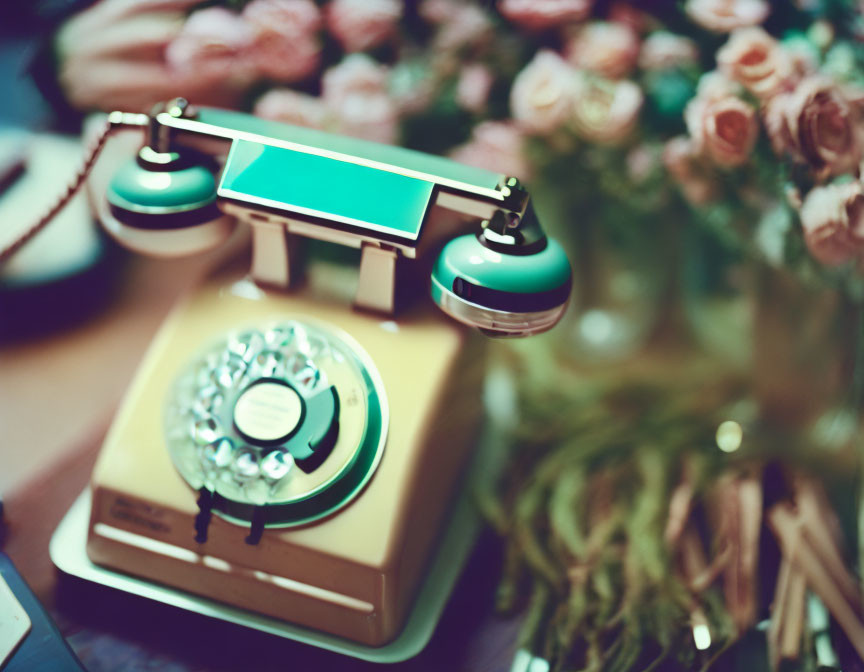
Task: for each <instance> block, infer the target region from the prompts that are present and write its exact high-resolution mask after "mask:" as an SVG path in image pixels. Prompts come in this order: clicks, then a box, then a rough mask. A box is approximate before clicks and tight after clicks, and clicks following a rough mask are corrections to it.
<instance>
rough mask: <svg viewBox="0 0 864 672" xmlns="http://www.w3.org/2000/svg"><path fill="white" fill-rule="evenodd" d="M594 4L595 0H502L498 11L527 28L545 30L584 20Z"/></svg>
mask: <svg viewBox="0 0 864 672" xmlns="http://www.w3.org/2000/svg"><path fill="white" fill-rule="evenodd" d="M593 4H594V0H501V2H499V3H498V11H499V12H501V14H502V15H503V16H504V17H505V18H507V19H509V20H510V21H512V22H513V23H516V24H518V25H520V26H521V27H523V28H525V29H526V30H545V29H546V28H553V27H555V26H559V25H561V24H564V23H570V22H573V21H582V20H583V19H585V18H586V17H587V16H588V15H589V14H590V13H591V7H592V5H593Z"/></svg>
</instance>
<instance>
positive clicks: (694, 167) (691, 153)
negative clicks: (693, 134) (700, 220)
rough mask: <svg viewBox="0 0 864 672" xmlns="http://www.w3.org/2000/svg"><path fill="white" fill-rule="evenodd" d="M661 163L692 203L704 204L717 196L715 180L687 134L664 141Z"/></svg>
mask: <svg viewBox="0 0 864 672" xmlns="http://www.w3.org/2000/svg"><path fill="white" fill-rule="evenodd" d="M663 164H664V165H665V166H666V170H668V171H669V174H670V175H671V176H672V177H673V178H674V179H675V181H676V182H677V183H678V186H679V187H680V188H681V192H682V193H683V194H684V198H686V199H687V200H688V201H689V202H690V203H692V204H693V205H705V204H706V203H710V202H711V201H713V200H714V199H715V198H716V197H717V181H716V180H715V179H714V178H713V176H712V175H711V171H710V169H709V168H708V167H707V166H706V165H705V163H704V161H703V159H702V157H701V156H700V155H699V152H697V151H696V148H695V147H694V145H693V141H692V140H691V139H690V138H688V137H687V136H684V135H679V136H678V137H675V138H672V139H671V140H670V141H669V142H667V143H666V147H665V148H664V149H663Z"/></svg>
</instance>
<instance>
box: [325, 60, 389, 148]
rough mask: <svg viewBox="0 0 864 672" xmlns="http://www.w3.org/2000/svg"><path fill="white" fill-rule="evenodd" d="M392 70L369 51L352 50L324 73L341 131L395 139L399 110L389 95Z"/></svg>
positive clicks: (327, 100) (331, 107) (381, 139)
mask: <svg viewBox="0 0 864 672" xmlns="http://www.w3.org/2000/svg"><path fill="white" fill-rule="evenodd" d="M388 79H389V70H388V69H387V68H386V67H384V66H382V65H379V64H378V63H376V62H375V61H374V60H372V59H371V58H370V57H369V56H366V55H365V54H351V55H349V56H347V57H345V58H344V59H343V60H342V62H341V63H339V64H338V65H336V66H334V67H332V68H330V69H329V70H327V71H326V72H325V73H324V76H323V78H322V80H321V89H322V98H323V99H324V102H325V103H326V105H327V108H328V109H329V110H330V112H331V114H333V115H334V116H335V117H336V119H337V124H338V128H339V130H340V131H341V132H343V133H347V134H348V135H354V136H356V137H359V138H366V139H368V140H375V141H377V142H387V143H393V142H395V141H396V137H397V134H398V111H397V108H396V104H395V102H394V101H393V100H392V99H391V98H390V96H389V95H388V91H387V87H388Z"/></svg>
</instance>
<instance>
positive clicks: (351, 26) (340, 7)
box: [327, 0, 402, 52]
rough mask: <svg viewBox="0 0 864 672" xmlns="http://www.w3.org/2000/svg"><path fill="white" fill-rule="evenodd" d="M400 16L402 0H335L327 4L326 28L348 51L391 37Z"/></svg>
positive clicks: (382, 41)
mask: <svg viewBox="0 0 864 672" xmlns="http://www.w3.org/2000/svg"><path fill="white" fill-rule="evenodd" d="M401 17H402V3H401V2H400V0H332V2H331V3H330V4H329V5H327V28H328V29H329V30H330V32H331V33H333V36H334V37H335V38H336V39H337V40H338V41H339V43H340V44H341V45H342V47H343V48H344V49H345V51H349V52H351V51H366V50H367V49H371V48H372V47H377V46H378V45H379V44H382V43H384V42H386V41H387V40H389V39H390V38H391V37H392V36H393V34H394V33H395V32H396V27H397V22H398V21H399V19H400V18H401Z"/></svg>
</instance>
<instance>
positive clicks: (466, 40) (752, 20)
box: [165, 0, 864, 349]
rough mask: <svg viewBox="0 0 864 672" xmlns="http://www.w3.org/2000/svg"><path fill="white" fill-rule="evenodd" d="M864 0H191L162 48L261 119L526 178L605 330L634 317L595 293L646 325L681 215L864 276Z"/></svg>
mask: <svg viewBox="0 0 864 672" xmlns="http://www.w3.org/2000/svg"><path fill="white" fill-rule="evenodd" d="M859 9H860V8H859V7H858V5H857V4H856V3H855V2H853V1H852V0H788V1H786V2H780V3H768V2H767V1H766V0H687V1H686V2H683V3H678V2H674V1H673V0H653V1H652V2H640V3H635V2H622V1H618V0H593V1H592V0H535V1H528V0H500V1H499V2H498V3H496V4H494V5H490V4H480V3H474V2H459V1H457V0H422V1H421V2H418V3H402V2H399V1H398V0H329V1H327V2H320V3H316V2H313V0H251V1H244V0H231V1H229V2H223V3H216V4H211V3H206V4H205V5H204V6H198V7H196V8H193V10H192V12H191V13H190V14H189V15H188V18H187V19H186V20H185V23H184V24H183V26H182V28H181V29H180V31H179V33H178V34H177V35H175V36H174V38H173V39H172V40H171V42H170V43H169V44H168V45H167V48H166V49H165V59H166V61H167V65H168V68H169V70H170V71H171V72H172V73H174V75H175V76H176V77H177V80H178V81H188V80H189V79H190V78H193V79H194V80H195V81H196V82H197V83H198V85H199V86H205V85H206V84H207V82H210V84H209V86H212V87H217V88H219V87H222V88H224V87H228V88H231V89H232V90H237V89H240V90H243V91H245V103H243V104H245V105H246V106H247V107H248V108H250V109H252V110H254V112H255V113H256V114H258V115H260V116H262V117H266V118H271V119H276V120H281V121H286V122H289V123H294V124H299V125H305V126H312V127H316V128H322V129H325V130H331V131H335V132H341V133H347V134H351V135H357V136H361V137H366V138H369V139H373V140H377V141H381V142H392V143H400V144H403V145H406V146H409V147H412V148H416V149H421V150H424V151H431V152H436V153H444V154H448V155H450V156H452V157H453V158H455V159H457V160H459V161H463V162H466V163H470V164H474V165H478V166H481V167H485V168H490V169H492V170H495V171H499V172H504V173H508V174H511V175H514V176H517V177H519V178H522V179H527V180H530V181H531V183H532V190H533V191H534V192H535V194H536V195H537V201H538V204H539V207H540V209H541V211H544V212H541V214H542V215H543V216H544V219H545V220H547V221H550V222H551V228H553V229H557V230H556V233H557V235H559V236H561V237H563V238H564V239H565V240H569V242H570V246H571V251H572V252H573V256H574V258H575V261H576V263H575V266H576V268H577V273H578V274H580V277H577V280H578V282H577V283H576V287H577V296H576V300H575V303H576V304H577V308H578V309H579V310H581V311H582V312H583V313H588V314H587V317H588V318H590V319H588V320H587V321H585V322H584V324H582V323H580V325H579V329H581V330H582V332H584V334H587V335H590V334H594V336H595V337H597V338H599V339H600V340H604V339H605V341H610V339H611V340H612V341H614V336H615V334H616V333H621V332H622V331H623V330H624V329H623V327H622V323H621V322H616V321H614V320H613V319H612V317H614V315H613V313H612V312H608V311H607V312H605V313H604V312H603V311H598V310H591V308H592V307H596V306H598V305H599V306H600V307H603V305H604V304H609V303H615V302H618V303H619V304H621V305H626V306H629V309H630V310H636V311H643V312H645V311H647V313H646V315H645V316H643V318H640V319H642V321H643V322H645V328H643V329H642V330H641V331H642V332H646V331H647V328H648V327H649V326H650V322H651V321H652V320H653V317H654V313H653V312H652V309H651V306H654V307H656V306H659V305H660V303H661V302H660V298H662V292H663V289H664V281H665V280H666V279H668V278H667V277H666V276H667V275H668V272H669V268H670V267H671V266H672V265H673V264H670V249H672V248H674V247H675V245H676V244H679V243H676V242H675V241H676V240H677V238H678V237H677V236H670V235H668V234H670V232H669V230H668V229H669V225H670V222H681V221H690V220H694V219H695V220H697V221H698V222H700V223H701V224H703V225H704V227H705V228H706V229H708V230H710V231H712V232H713V234H714V235H716V236H717V237H718V240H719V241H720V243H721V244H722V246H725V247H726V248H732V249H734V250H735V253H736V254H738V253H740V254H744V255H746V256H747V257H748V258H753V257H755V258H757V259H759V260H760V261H761V262H768V263H769V264H771V265H773V266H775V267H785V268H788V269H791V270H793V271H794V272H795V273H796V274H798V275H800V276H803V277H806V278H810V279H813V278H816V279H817V280H818V281H819V282H820V283H822V284H827V285H831V286H835V287H841V289H842V290H843V291H844V292H846V293H847V294H850V295H852V294H855V295H864V287H862V283H861V280H860V275H859V274H858V273H857V266H858V264H859V261H860V258H861V255H862V253H864V193H862V188H861V186H860V180H859V178H858V172H859V163H860V161H861V158H862V155H864V138H862V128H864V126H862V112H864V72H862V68H861V63H862V62H864V45H862V41H861V40H862V35H864V20H862V17H861V15H860V11H859ZM205 88H206V86H205ZM670 241H671V242H670ZM610 249H611V250H612V254H611V256H610V255H609V254H607V253H608V251H609V250H610ZM715 252H716V251H715ZM604 255H605V256H604ZM715 256H717V254H715ZM610 316H612V317H610ZM636 332H639V329H636ZM634 338H635V340H636V341H638V336H637V337H634ZM625 340H626V339H625ZM625 349H626V348H625Z"/></svg>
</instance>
